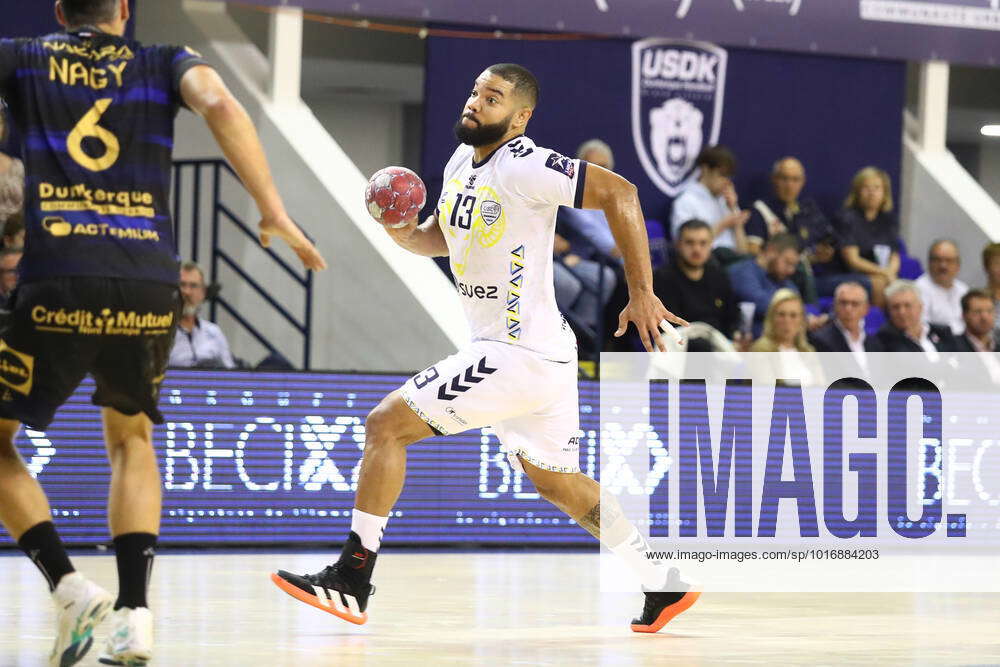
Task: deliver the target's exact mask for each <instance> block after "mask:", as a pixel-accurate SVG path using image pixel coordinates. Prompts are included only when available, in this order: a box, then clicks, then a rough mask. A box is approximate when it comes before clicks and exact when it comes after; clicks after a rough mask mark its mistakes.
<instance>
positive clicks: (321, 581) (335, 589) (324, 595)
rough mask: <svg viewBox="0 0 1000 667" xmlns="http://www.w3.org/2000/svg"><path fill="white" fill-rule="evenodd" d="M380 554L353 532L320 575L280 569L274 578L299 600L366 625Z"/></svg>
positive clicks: (283, 588)
mask: <svg viewBox="0 0 1000 667" xmlns="http://www.w3.org/2000/svg"><path fill="white" fill-rule="evenodd" d="M377 555H378V554H376V553H375V552H372V551H369V550H368V549H365V548H364V547H363V546H361V539H360V538H359V537H358V536H357V534H356V533H353V532H352V533H351V534H350V536H349V537H348V538H347V543H346V544H344V550H343V552H342V553H341V554H340V560H338V561H337V562H336V563H335V564H333V565H330V566H328V567H325V568H323V570H322V571H321V572H318V573H316V574H301V575H300V574H292V573H291V572H286V571H284V570H278V571H277V572H275V573H272V574H271V581H273V582H274V584H275V585H276V586H277V587H278V588H280V589H281V590H283V591H285V592H286V593H288V594H289V595H291V596H292V597H293V598H295V599H296V600H300V601H302V602H305V603H306V604H308V605H312V606H313V607H316V608H317V609H321V610H323V611H325V612H328V613H330V614H333V615H334V616H337V617H338V618H342V619H343V620H345V621H348V622H350V623H355V624H357V625H363V624H364V623H365V622H366V621H367V620H368V614H367V613H366V612H365V609H366V608H367V607H368V596H370V595H371V594H372V593H374V592H375V587H374V586H372V585H371V584H370V583H368V582H369V581H370V580H371V574H372V569H373V568H374V567H375V558H376V556H377Z"/></svg>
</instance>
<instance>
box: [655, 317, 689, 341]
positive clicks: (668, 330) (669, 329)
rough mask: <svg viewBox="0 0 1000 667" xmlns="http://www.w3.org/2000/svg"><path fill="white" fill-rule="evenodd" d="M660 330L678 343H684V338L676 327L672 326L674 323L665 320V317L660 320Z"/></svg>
mask: <svg viewBox="0 0 1000 667" xmlns="http://www.w3.org/2000/svg"><path fill="white" fill-rule="evenodd" d="M660 330H662V331H663V333H665V334H667V335H668V336H670V337H671V338H672V339H673V341H674V342H675V343H677V344H678V345H683V344H684V338H682V337H681V335H680V333H679V332H678V331H677V329H675V328H674V325H673V324H671V323H670V322H667V321H666V320H665V319H663V320H660Z"/></svg>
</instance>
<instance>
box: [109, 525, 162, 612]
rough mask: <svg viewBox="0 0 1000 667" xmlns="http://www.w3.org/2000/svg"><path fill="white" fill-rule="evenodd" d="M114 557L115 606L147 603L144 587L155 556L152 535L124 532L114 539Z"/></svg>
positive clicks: (147, 585)
mask: <svg viewBox="0 0 1000 667" xmlns="http://www.w3.org/2000/svg"><path fill="white" fill-rule="evenodd" d="M114 543H115V558H116V559H117V561H118V600H117V601H116V602H115V609H116V610H117V609H121V608H122V607H129V608H130V609H137V608H138V607H147V606H149V605H147V604H146V589H147V588H148V587H149V575H150V574H151V573H152V572H153V557H154V556H156V535H153V534H151V533H126V534H124V535H119V536H118V537H116V538H115V539H114Z"/></svg>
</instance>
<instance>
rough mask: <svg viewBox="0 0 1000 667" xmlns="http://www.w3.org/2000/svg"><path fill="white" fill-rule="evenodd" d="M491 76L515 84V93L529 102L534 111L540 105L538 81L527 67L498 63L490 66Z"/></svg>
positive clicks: (488, 70) (488, 69)
mask: <svg viewBox="0 0 1000 667" xmlns="http://www.w3.org/2000/svg"><path fill="white" fill-rule="evenodd" d="M486 71H487V72H489V73H490V74H496V75H497V76H498V77H500V78H501V79H503V80H504V81H507V82H508V83H512V84H514V93H515V94H516V95H520V96H521V97H523V98H524V99H525V100H527V102H528V106H530V107H531V108H532V109H534V108H535V106H537V104H538V79H536V78H535V75H534V74H532V73H531V70H529V69H528V68H527V67H522V66H521V65H517V64H515V63H497V64H496V65H490V66H489V67H488V68H487V69H486Z"/></svg>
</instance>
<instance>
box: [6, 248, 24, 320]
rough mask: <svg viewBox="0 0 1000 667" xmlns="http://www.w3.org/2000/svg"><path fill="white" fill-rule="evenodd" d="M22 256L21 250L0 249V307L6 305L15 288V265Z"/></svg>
mask: <svg viewBox="0 0 1000 667" xmlns="http://www.w3.org/2000/svg"><path fill="white" fill-rule="evenodd" d="M23 254H24V252H23V250H21V248H2V249H0V307H3V306H6V305H7V302H8V301H9V300H10V296H11V294H13V292H14V288H16V287H17V265H18V263H20V261H21V255H23Z"/></svg>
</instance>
